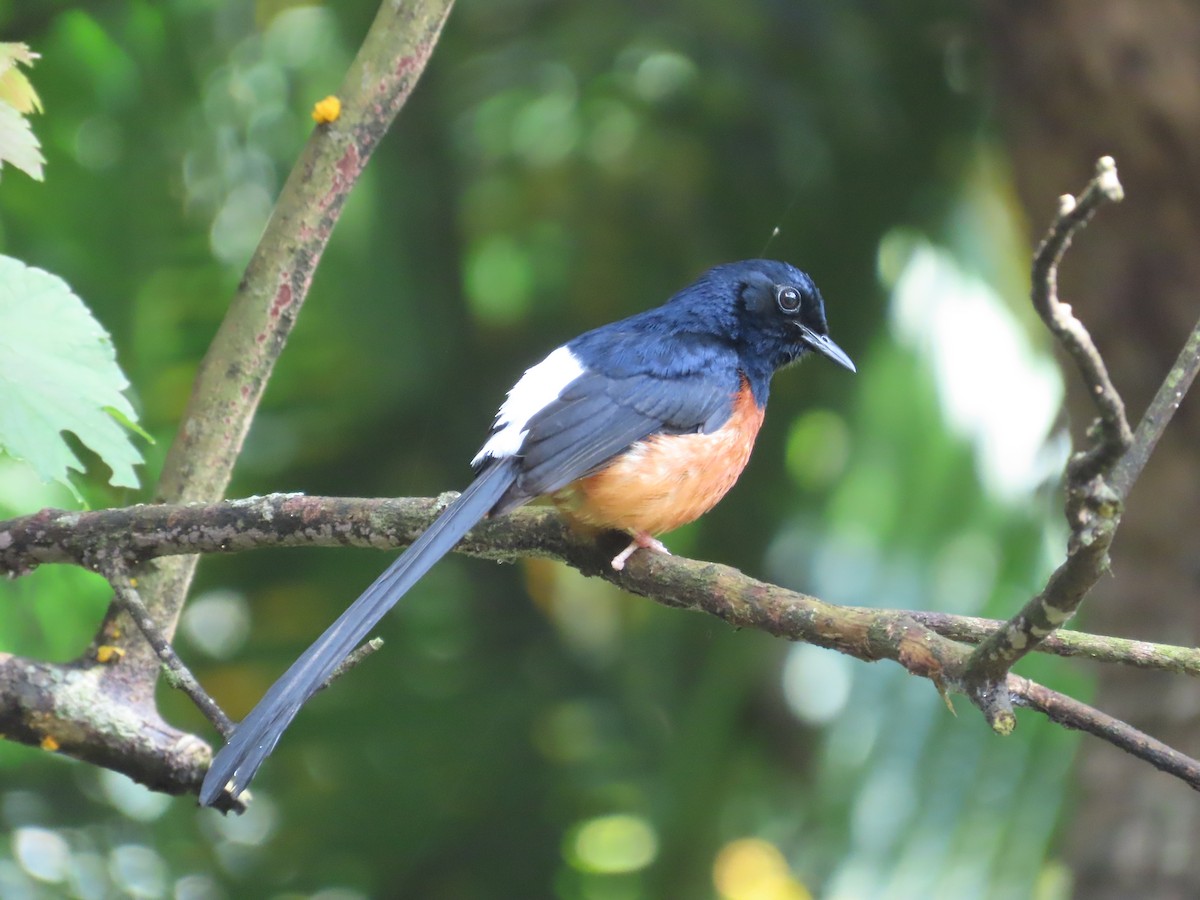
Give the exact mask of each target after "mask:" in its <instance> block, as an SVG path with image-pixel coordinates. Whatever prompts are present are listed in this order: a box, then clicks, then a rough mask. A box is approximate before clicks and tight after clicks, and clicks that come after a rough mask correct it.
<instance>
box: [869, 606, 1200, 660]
mask: <svg viewBox="0 0 1200 900" xmlns="http://www.w3.org/2000/svg"><path fill="white" fill-rule="evenodd" d="M880 612H886V610H880ZM905 615H910V616H912V617H913V618H914V619H916V620H917V621H918V622H920V623H921V624H922V625H924V626H925V627H926V628H930V629H932V630H933V631H936V632H937V633H938V634H940V635H941V636H942V637H948V638H950V639H951V640H955V641H962V642H964V643H967V644H978V643H980V642H981V641H983V640H984V638H986V637H987V636H988V635H990V634H992V633H993V632H994V631H995V630H996V629H997V628H998V627H1000V626H1001V625H1003V624H1004V623H1003V622H1001V621H999V620H997V619H981V618H978V617H976V616H954V615H950V614H948V613H937V612H921V611H914V612H907V611H906V612H905ZM1035 649H1036V650H1038V651H1039V652H1041V653H1052V654H1054V655H1055V656H1066V657H1083V658H1084V659H1090V660H1091V661H1092V662H1099V663H1114V664H1116V665H1122V666H1132V667H1134V668H1137V669H1148V670H1156V671H1161V672H1173V673H1175V674H1177V675H1191V676H1192V677H1197V676H1200V649H1197V648H1195V647H1176V646H1174V645H1171V644H1155V643H1152V642H1150V641H1131V640H1129V639H1128V638H1119V637H1112V636H1110V635H1099V634H1087V633H1085V632H1082V631H1064V630H1062V629H1059V630H1058V631H1056V632H1054V634H1052V635H1049V636H1048V637H1047V638H1046V639H1045V640H1044V641H1042V642H1041V643H1039V644H1038V645H1037V647H1036V648H1035Z"/></svg>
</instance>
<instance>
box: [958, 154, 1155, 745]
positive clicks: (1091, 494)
mask: <svg viewBox="0 0 1200 900" xmlns="http://www.w3.org/2000/svg"><path fill="white" fill-rule="evenodd" d="M1123 197H1124V192H1123V190H1122V188H1121V183H1120V181H1119V180H1118V178H1117V169H1116V164H1115V163H1114V162H1113V160H1112V158H1111V157H1107V156H1106V157H1103V158H1102V159H1100V161H1099V162H1098V163H1097V165H1096V177H1095V178H1094V179H1092V181H1091V182H1090V183H1089V184H1088V186H1087V188H1085V189H1084V191H1083V193H1082V194H1080V195H1079V197H1078V199H1076V198H1075V197H1072V196H1070V195H1066V196H1064V197H1062V198H1061V200H1060V203H1059V210H1058V214H1057V216H1056V217H1055V219H1054V221H1053V222H1052V223H1051V226H1050V230H1049V232H1048V233H1047V235H1046V237H1045V238H1044V239H1043V241H1042V243H1041V245H1040V246H1039V247H1038V249H1037V253H1036V254H1035V256H1034V262H1033V289H1032V295H1033V305H1034V308H1035V309H1037V311H1038V314H1039V315H1040V316H1041V317H1042V320H1043V321H1044V322H1045V323H1046V326H1047V327H1048V328H1049V329H1050V331H1051V333H1052V334H1053V335H1054V336H1055V338H1057V339H1058V341H1059V343H1060V344H1061V345H1062V347H1063V349H1064V350H1065V351H1066V353H1067V355H1068V356H1070V357H1071V358H1072V359H1073V360H1074V361H1075V364H1076V366H1077V367H1078V369H1079V373H1080V375H1081V376H1082V378H1083V381H1084V383H1085V385H1086V386H1087V389H1088V393H1089V395H1090V396H1091V397H1092V399H1093V401H1094V402H1095V404H1096V409H1097V413H1098V415H1099V418H1098V419H1097V421H1096V423H1095V424H1094V425H1093V427H1092V428H1090V429H1089V430H1088V438H1089V441H1090V446H1089V447H1088V448H1087V449H1086V450H1084V451H1082V452H1080V453H1077V454H1075V456H1074V457H1072V459H1071V461H1070V462H1069V463H1068V465H1067V486H1066V497H1067V499H1066V514H1067V522H1068V524H1069V526H1070V528H1071V537H1070V540H1069V542H1068V547H1067V558H1066V559H1065V560H1064V561H1063V563H1062V564H1061V565H1060V566H1059V567H1058V568H1057V569H1056V570H1055V571H1054V573H1053V574H1052V575H1051V576H1050V579H1049V581H1048V582H1047V584H1046V587H1045V588H1044V589H1043V590H1042V591H1041V593H1039V594H1038V595H1037V596H1036V597H1034V598H1033V599H1032V600H1030V601H1029V602H1028V603H1026V604H1025V606H1024V607H1023V608H1022V609H1021V611H1020V612H1018V613H1017V614H1016V615H1015V616H1013V617H1012V618H1011V619H1009V620H1008V622H1006V623H1005V624H1004V625H1003V626H1002V627H1000V628H997V629H996V630H995V631H994V632H993V633H992V634H990V635H989V636H988V637H987V638H985V639H984V640H983V642H982V643H980V644H979V646H978V647H976V649H975V652H974V653H973V654H972V656H971V661H970V662H969V663H968V665H967V671H966V674H965V677H966V683H967V688H968V693H969V694H970V695H971V696H972V697H974V698H975V699H976V700H977V702H979V704H980V708H981V709H982V710H983V711H984V714H985V715H986V716H987V718H988V721H989V722H990V723H991V725H992V727H993V728H994V729H996V730H997V731H999V732H1001V733H1007V732H1008V731H1010V730H1011V729H1012V727H1013V724H1014V719H1013V714H1012V706H1011V703H1010V701H1009V694H1008V692H1007V691H1005V690H1002V689H1001V688H1002V686H1003V684H1004V681H1005V678H1006V676H1007V675H1008V672H1009V670H1010V669H1011V668H1012V667H1013V665H1014V664H1015V663H1016V662H1017V661H1018V660H1019V659H1020V658H1021V657H1022V656H1024V655H1025V654H1026V653H1029V652H1030V651H1031V650H1033V649H1035V648H1036V647H1037V646H1038V645H1039V644H1040V643H1041V642H1042V641H1044V640H1045V639H1046V638H1047V637H1048V636H1049V635H1050V634H1052V633H1053V632H1054V631H1055V630H1056V629H1057V628H1059V627H1060V626H1061V625H1062V624H1063V623H1065V622H1066V621H1067V620H1068V619H1070V618H1071V616H1073V615H1074V614H1075V611H1076V610H1077V609H1078V608H1079V604H1080V603H1082V602H1083V598H1084V597H1085V596H1086V595H1087V593H1088V591H1090V590H1091V588H1092V586H1093V585H1094V584H1095V583H1096V582H1097V581H1098V580H1099V579H1100V576H1101V575H1103V574H1104V573H1105V572H1106V571H1108V548H1109V546H1110V545H1111V544H1112V540H1113V536H1114V535H1115V534H1116V530H1117V525H1118V523H1119V522H1120V516H1121V498H1120V496H1119V495H1118V494H1117V492H1116V491H1114V490H1113V488H1112V487H1111V486H1110V485H1109V483H1108V481H1107V479H1108V476H1109V474H1110V472H1111V470H1112V467H1113V466H1114V465H1116V463H1117V461H1118V460H1119V459H1120V458H1121V457H1122V456H1123V455H1124V453H1125V451H1126V450H1127V449H1128V448H1129V446H1130V444H1131V443H1132V440H1133V435H1132V432H1131V431H1130V428H1129V422H1128V421H1127V420H1126V418H1125V404H1124V402H1123V401H1122V400H1121V397H1120V395H1119V394H1118V393H1117V390H1116V388H1115V387H1114V386H1113V383H1112V379H1111V378H1110V377H1109V375H1108V370H1107V368H1106V367H1105V365H1104V360H1103V359H1102V358H1101V356H1100V352H1099V351H1098V350H1097V349H1096V345H1095V344H1094V343H1093V342H1092V339H1091V336H1090V335H1089V334H1088V332H1087V329H1086V328H1085V327H1084V325H1083V323H1082V322H1080V321H1079V319H1077V318H1076V317H1075V316H1074V315H1073V314H1072V312H1071V308H1070V306H1068V305H1067V304H1065V303H1063V302H1061V301H1060V300H1059V299H1058V266H1059V263H1060V262H1061V261H1062V258H1063V254H1064V253H1065V252H1066V249H1067V247H1068V246H1070V243H1071V239H1072V238H1073V237H1074V235H1075V233H1076V232H1078V231H1079V229H1081V228H1082V227H1083V226H1084V225H1086V224H1087V222H1088V221H1089V220H1090V219H1091V217H1092V215H1093V214H1094V213H1095V211H1096V210H1097V209H1098V208H1099V207H1100V206H1101V205H1103V204H1104V203H1117V202H1119V201H1120V200H1121V199H1122V198H1123Z"/></svg>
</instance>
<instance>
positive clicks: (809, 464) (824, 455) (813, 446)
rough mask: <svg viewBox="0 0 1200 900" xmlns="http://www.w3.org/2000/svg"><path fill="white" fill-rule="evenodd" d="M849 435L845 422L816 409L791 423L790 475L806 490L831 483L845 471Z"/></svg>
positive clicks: (788, 458)
mask: <svg viewBox="0 0 1200 900" xmlns="http://www.w3.org/2000/svg"><path fill="white" fill-rule="evenodd" d="M849 454H850V435H849V432H848V431H847V428H846V422H845V420H844V419H843V418H842V417H841V416H839V415H838V414H837V413H834V412H830V411H829V410H826V409H813V410H809V411H808V412H806V413H805V414H804V415H802V416H800V417H799V418H797V419H796V420H795V421H794V422H792V427H791V430H790V431H789V432H788V440H787V470H788V474H790V475H791V476H792V478H794V479H795V480H796V483H797V484H799V485H800V486H801V487H803V488H808V489H816V488H820V487H824V486H825V485H828V484H830V483H832V482H833V481H834V480H836V479H837V477H838V476H839V475H841V474H842V472H843V470H844V469H845V468H846V462H847V460H848V459H849Z"/></svg>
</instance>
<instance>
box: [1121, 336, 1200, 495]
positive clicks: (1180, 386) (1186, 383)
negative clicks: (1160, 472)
mask: <svg viewBox="0 0 1200 900" xmlns="http://www.w3.org/2000/svg"><path fill="white" fill-rule="evenodd" d="M1198 371H1200V321H1198V322H1196V325H1195V327H1194V328H1192V333H1191V334H1190V335H1188V339H1187V341H1186V342H1185V343H1184V345H1183V349H1182V350H1180V351H1179V357H1178V358H1177V359H1176V360H1175V365H1173V366H1171V370H1170V371H1169V372H1168V373H1167V377H1166V379H1165V380H1164V381H1163V383H1162V384H1161V385H1160V386H1159V388H1158V393H1156V394H1155V395H1154V399H1153V400H1152V401H1151V402H1150V406H1149V407H1148V408H1147V409H1146V414H1145V415H1144V416H1142V421H1141V422H1139V423H1138V427H1137V431H1136V432H1134V435H1133V444H1132V446H1130V448H1129V451H1128V452H1127V453H1126V454H1125V455H1124V456H1123V457H1121V461H1120V462H1118V463H1117V465H1116V468H1115V469H1114V470H1113V473H1112V477H1111V478H1110V479H1109V482H1110V483H1111V484H1112V487H1113V490H1114V491H1116V492H1117V495H1118V496H1119V497H1121V499H1122V500H1124V499H1125V498H1126V497H1127V496H1129V489H1130V488H1132V487H1133V483H1134V482H1135V481H1137V479H1138V476H1139V475H1141V474H1142V469H1144V468H1145V467H1146V462H1147V461H1148V460H1149V459H1150V454H1151V453H1153V452H1154V447H1155V445H1156V444H1157V443H1158V439H1159V438H1160V437H1162V433H1163V431H1164V430H1165V429H1166V427H1167V423H1168V422H1170V421H1171V417H1172V416H1174V415H1175V410H1177V409H1179V404H1180V403H1182V402H1183V396H1184V394H1186V393H1187V392H1188V388H1190V387H1191V386H1192V382H1193V381H1195V379H1196V373H1197V372H1198Z"/></svg>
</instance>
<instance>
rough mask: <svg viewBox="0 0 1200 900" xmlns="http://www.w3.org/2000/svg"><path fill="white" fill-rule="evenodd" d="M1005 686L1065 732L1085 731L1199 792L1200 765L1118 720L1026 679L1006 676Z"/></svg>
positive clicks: (1199, 762) (1016, 698)
mask: <svg viewBox="0 0 1200 900" xmlns="http://www.w3.org/2000/svg"><path fill="white" fill-rule="evenodd" d="M1008 685H1009V690H1010V692H1011V693H1012V700H1013V702H1014V703H1016V704H1018V705H1020V706H1027V707H1029V708H1030V709H1036V710H1037V711H1038V712H1040V713H1042V714H1043V715H1045V716H1046V718H1048V719H1050V720H1051V721H1052V722H1058V723H1059V724H1060V725H1064V726H1066V727H1067V728H1073V729H1075V730H1077V731H1086V732H1087V733H1088V734H1090V735H1093V736H1095V737H1098V738H1100V739H1101V740H1102V741H1105V742H1107V743H1109V744H1112V745H1113V746H1114V747H1118V748H1120V749H1121V750H1124V751H1125V752H1126V753H1128V754H1130V755H1132V756H1136V757H1137V758H1138V759H1143V760H1145V761H1146V762H1148V763H1150V765H1152V766H1154V767H1155V768H1156V769H1159V770H1160V771H1163V772H1166V773H1167V774H1168V775H1174V776H1175V777H1176V778H1179V779H1181V780H1182V781H1185V782H1186V783H1187V784H1188V786H1189V787H1190V788H1192V790H1197V791H1200V761H1197V760H1194V759H1192V758H1191V757H1190V756H1185V755H1184V754H1182V753H1180V752H1179V751H1178V750H1175V749H1172V748H1171V747H1168V746H1167V745H1166V744H1164V743H1163V742H1162V741H1160V740H1157V739H1155V738H1152V737H1150V735H1148V734H1146V733H1145V732H1142V731H1139V730H1138V729H1136V728H1134V727H1133V726H1132V725H1129V724H1127V723H1125V722H1122V721H1121V720H1120V719H1115V718H1113V717H1112V716H1110V715H1108V714H1107V713H1103V712H1100V710H1098V709H1095V708H1093V707H1091V706H1088V705H1087V704H1086V703H1081V702H1080V701H1078V700H1075V699H1073V698H1071V697H1068V696H1066V695H1064V694H1060V693H1058V692H1057V691H1052V690H1050V689H1049V688H1045V687H1042V686H1041V685H1040V684H1037V683H1036V682H1033V681H1030V680H1029V679H1027V678H1021V677H1020V676H1018V675H1009V676H1008Z"/></svg>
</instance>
